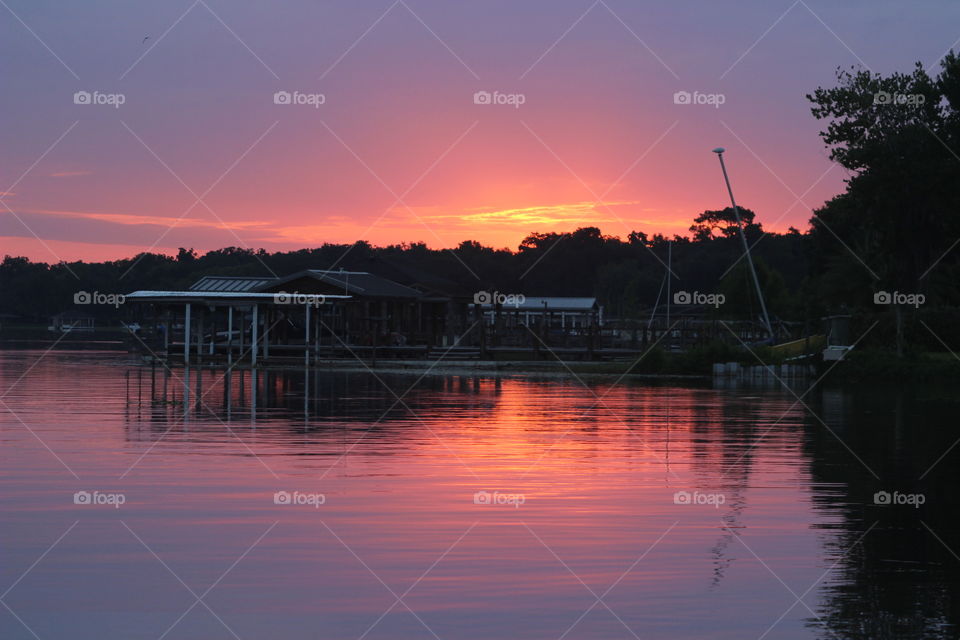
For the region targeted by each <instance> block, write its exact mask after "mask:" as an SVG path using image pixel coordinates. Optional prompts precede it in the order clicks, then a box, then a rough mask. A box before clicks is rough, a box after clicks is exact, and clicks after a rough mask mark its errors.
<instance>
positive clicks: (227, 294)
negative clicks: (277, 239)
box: [125, 291, 350, 304]
mask: <svg viewBox="0 0 960 640" xmlns="http://www.w3.org/2000/svg"><path fill="white" fill-rule="evenodd" d="M279 295H280V294H277V293H255V292H245V291H134V292H133V293H130V294H127V295H126V296H125V298H126V299H127V300H132V301H134V302H216V301H224V302H226V301H231V302H274V301H275V300H276V298H277V297H278V296H279ZM320 297H322V298H324V299H325V300H329V301H334V300H348V299H349V298H350V296H341V295H323V296H320ZM310 299H315V297H314V298H309V297H307V296H305V301H304V304H306V303H307V302H306V301H307V300H310ZM275 303H276V304H294V302H291V301H289V297H288V301H276V302H275ZM296 304H300V303H296Z"/></svg>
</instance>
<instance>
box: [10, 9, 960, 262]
mask: <svg viewBox="0 0 960 640" xmlns="http://www.w3.org/2000/svg"><path fill="white" fill-rule="evenodd" d="M0 15H3V16H4V19H3V20H2V21H0V65H2V70H3V78H4V79H5V89H6V91H5V95H4V100H3V115H4V117H3V119H2V125H0V126H2V136H3V137H2V147H0V148H2V153H3V162H2V163H0V182H2V185H0V191H2V192H3V193H4V194H5V195H3V202H4V203H5V205H6V207H0V254H13V255H27V256H30V257H31V258H34V259H38V260H44V261H57V260H59V259H68V260H69V259H76V258H84V259H103V258H115V257H122V256H129V255H133V254H135V253H137V252H139V251H144V250H148V249H149V250H153V251H163V252H171V251H175V250H176V248H177V247H179V246H190V247H195V248H197V249H198V250H207V249H212V248H217V247H222V246H228V245H237V246H249V247H261V246H262V247H265V248H267V249H271V250H276V249H294V248H300V247H303V246H313V245H317V244H320V243H322V242H324V241H331V242H348V241H352V240H356V239H360V238H364V239H367V240H369V241H371V242H373V243H375V244H385V243H390V242H401V241H425V242H427V243H428V244H430V245H431V246H437V247H440V246H453V245H455V244H457V243H458V242H460V241H461V240H464V239H477V240H480V241H482V242H484V243H487V244H493V245H496V246H509V247H514V248H515V247H516V245H517V244H518V242H519V241H520V239H522V238H523V237H524V236H525V235H527V234H528V233H530V232H533V231H540V232H543V231H552V230H569V229H573V228H576V227H578V226H585V225H595V226H599V227H600V228H601V229H602V230H603V231H604V233H608V234H613V235H620V236H624V235H625V234H626V233H627V232H628V231H630V230H634V229H635V230H644V231H648V232H665V233H670V234H673V233H685V231H686V228H687V227H688V226H689V224H690V220H691V219H692V218H693V217H694V216H696V215H697V214H698V213H699V212H701V211H703V210H704V209H710V208H721V207H723V206H725V205H726V204H727V200H726V194H725V192H724V189H723V183H722V179H721V176H720V173H719V168H718V167H717V163H716V158H715V157H714V156H713V154H711V153H710V152H709V150H710V149H711V148H713V147H715V146H718V145H722V146H725V147H726V148H727V149H728V154H727V161H728V164H729V167H730V170H731V177H732V179H733V181H734V189H735V191H736V193H737V197H738V200H739V201H740V203H741V204H742V205H744V206H747V207H750V208H752V209H754V210H755V211H756V212H757V214H758V216H759V219H760V220H761V221H762V222H763V223H764V225H765V226H767V227H768V228H771V229H775V230H784V229H786V228H787V226H789V225H794V226H797V227H799V228H801V229H804V228H806V225H807V220H808V219H809V217H810V212H811V209H812V208H815V207H817V206H819V205H821V204H822V203H823V201H824V200H825V199H828V198H829V197H831V196H832V195H834V194H836V193H838V192H839V191H840V190H842V188H843V182H842V181H843V178H844V177H845V174H844V171H843V170H842V169H840V168H839V167H836V166H833V165H832V163H830V161H829V160H828V159H827V155H826V152H825V150H824V148H823V145H822V143H821V141H820V139H819V138H818V137H817V131H818V129H819V128H820V126H821V125H820V124H818V123H817V122H816V121H815V120H814V119H813V118H812V116H811V115H810V111H809V105H808V103H807V102H806V100H805V99H804V95H805V94H806V93H808V92H811V91H812V90H813V89H815V88H816V87H817V86H819V85H831V84H833V82H834V72H835V69H836V68H837V67H838V66H843V67H849V66H851V65H863V66H865V67H868V68H870V69H872V70H874V71H877V72H881V73H889V72H892V71H895V70H902V71H908V70H910V69H911V68H912V65H913V63H914V62H915V61H918V60H919V61H922V62H923V63H924V64H926V65H935V64H936V63H937V61H938V60H939V59H940V58H941V57H942V56H943V55H944V54H945V53H946V52H947V51H948V50H949V49H950V48H951V47H952V46H955V44H956V43H957V40H958V39H960V4H957V3H955V2H946V1H942V2H934V1H930V2H923V3H907V2H878V1H872V2H866V1H864V2H844V3H835V2H814V1H811V2H802V1H797V2H790V1H784V2H736V3H734V2H716V1H710V2H707V1H702V2H699V1H691V2H677V3H669V2H660V3H632V2H624V1H623V0H605V1H604V2H595V3H591V2H590V1H589V0H585V1H567V0H550V1H549V2H547V1H537V2H534V1H529V2H520V3H518V2H499V1H496V0H492V1H485V2H470V3H468V2H456V3H454V2H430V1H424V0H406V1H404V2H395V3H394V2H390V1H389V0H388V1H383V2H379V1H377V2H363V3H346V2H339V3H332V2H305V1H288V2H279V3H276V2H274V3H266V2H263V3H254V2H240V1H234V2H226V1H225V0H198V1H197V2H193V1H192V0H183V1H171V2H162V3H147V2H138V3H131V2H119V1H111V2H108V1H97V0H93V1H89V2H83V3H53V2H47V1H44V0H2V1H0ZM145 38H146V40H144V39H145ZM78 91H86V92H89V93H90V94H91V95H92V96H93V98H92V99H93V100H96V99H97V94H95V92H99V94H100V96H99V98H100V99H101V100H105V101H108V102H109V101H111V100H113V98H110V97H105V96H109V95H110V94H120V95H121V96H122V97H121V98H120V99H121V100H123V104H122V105H120V106H119V107H118V108H115V107H114V106H112V105H110V104H75V103H74V94H75V93H76V92H78ZM277 91H286V92H289V93H290V94H293V95H294V96H296V92H299V93H300V94H302V95H301V99H302V100H304V101H306V102H309V101H311V100H314V101H319V100H320V99H319V98H317V99H314V98H311V97H303V96H304V95H305V96H313V95H314V94H322V96H323V98H322V100H323V104H319V105H316V106H314V105H312V104H275V103H274V94H275V92H277ZM478 91H487V92H490V93H491V94H495V92H499V94H501V95H500V99H501V100H503V101H504V102H507V104H475V102H474V94H475V93H476V92H478ZM678 91H687V92H690V93H691V94H693V93H694V92H699V94H708V95H709V94H719V95H720V96H721V97H719V98H711V97H701V99H702V100H705V101H708V102H711V101H712V102H716V101H722V104H721V105H719V106H714V105H713V104H675V102H674V94H675V93H676V92H678ZM514 94H519V96H520V97H518V98H512V97H510V96H512V95H514ZM294 99H296V98H294ZM518 101H519V102H522V104H520V105H514V104H510V103H511V102H518ZM198 198H199V199H200V202H198Z"/></svg>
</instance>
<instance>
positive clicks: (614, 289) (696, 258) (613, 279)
mask: <svg viewBox="0 0 960 640" xmlns="http://www.w3.org/2000/svg"><path fill="white" fill-rule="evenodd" d="M708 214H711V212H706V213H705V214H704V215H703V216H700V218H698V219H702V220H707V219H709V217H710V216H709V215H708ZM745 218H746V216H745ZM749 219H751V220H752V219H753V213H752V212H749ZM748 238H749V239H750V240H751V242H756V243H757V244H756V246H755V248H754V252H755V255H757V256H758V257H759V259H762V260H763V262H764V265H765V269H767V270H768V271H771V272H775V273H776V281H777V282H781V283H783V285H782V286H783V288H784V289H785V290H786V291H789V292H797V291H799V288H800V285H801V282H802V280H803V278H804V276H805V274H806V265H805V260H804V257H803V252H802V245H803V239H804V237H803V236H801V235H800V234H797V233H788V234H775V233H771V234H766V235H764V234H763V232H762V230H761V229H760V226H759V225H755V224H751V225H750V227H749V228H748ZM668 245H669V246H670V247H671V252H672V267H673V272H674V274H675V276H676V277H675V278H674V280H673V282H672V288H673V290H674V291H678V290H681V289H685V290H688V291H700V292H704V293H709V292H716V291H719V290H720V287H721V281H720V277H721V275H723V274H724V273H725V272H727V271H728V270H729V269H731V267H734V265H735V264H736V263H737V259H738V258H739V257H740V256H741V255H742V247H741V245H740V241H739V239H738V238H736V236H735V234H732V233H729V232H728V231H727V232H721V233H720V235H718V236H717V237H713V236H712V235H711V236H710V237H709V238H703V239H699V240H690V239H688V238H683V237H679V236H678V237H674V238H672V239H669V238H665V237H664V236H662V235H660V234H657V235H653V236H648V235H647V234H646V233H643V232H641V231H634V232H631V233H630V234H629V235H628V236H627V238H626V240H621V239H620V238H618V237H614V236H608V235H603V234H602V233H601V231H600V229H598V228H596V227H584V228H581V229H577V230H575V231H573V232H569V233H532V234H530V235H529V236H527V237H526V238H525V239H524V240H523V241H522V242H521V243H520V246H519V247H518V249H517V250H516V251H510V250H507V249H494V248H491V247H485V246H483V245H481V244H480V243H478V242H474V241H464V242H462V243H460V245H459V246H457V247H456V248H453V249H430V248H428V247H427V246H426V245H424V244H421V243H414V244H400V245H390V246H386V247H373V246H371V245H370V244H368V243H366V242H357V243H355V244H353V245H340V244H324V245H322V246H320V247H315V248H309V249H300V250H298V251H289V252H277V253H268V252H266V251H264V250H262V249H259V250H251V249H241V248H237V247H227V248H224V249H217V250H215V251H209V252H207V253H205V254H202V255H201V254H198V253H197V252H196V251H194V250H193V249H187V248H182V249H180V250H179V252H178V253H177V255H176V256H175V257H170V256H165V255H161V254H153V253H143V254H140V255H138V256H135V257H134V258H131V259H127V260H117V261H110V262H102V263H83V262H75V263H70V264H53V265H48V264H45V263H33V262H30V261H29V260H27V259H26V258H18V257H10V256H8V257H6V258H5V259H4V261H3V262H2V263H0V312H2V313H6V314H12V315H15V316H22V317H24V318H29V319H32V320H37V321H41V320H44V321H45V320H46V319H47V318H49V316H51V315H53V314H56V313H58V312H60V311H64V310H67V309H70V308H73V295H74V293H75V292H77V291H81V290H82V291H91V292H92V291H99V292H101V293H124V294H125V293H129V292H131V291H135V290H138V289H153V290H169V289H186V288H188V287H189V286H190V285H191V284H192V283H194V282H196V281H197V280H198V279H200V278H201V277H203V276H205V275H214V274H216V275H232V276H242V275H259V276H263V275H287V274H290V273H295V272H297V271H301V270H303V269H330V268H333V269H338V268H344V269H349V270H358V271H374V272H377V273H380V274H381V275H384V276H385V277H390V273H391V270H393V269H403V270H405V271H406V272H407V273H408V274H409V273H415V274H429V275H430V276H432V277H439V278H442V279H444V280H446V281H449V282H450V283H451V284H452V286H453V287H454V289H455V291H456V292H459V293H461V294H465V295H472V293H473V292H475V291H479V290H488V291H492V290H497V291H500V292H503V293H523V294H524V295H527V296H597V297H598V298H599V300H600V303H601V304H603V305H604V306H605V307H606V309H607V313H608V316H611V315H612V316H619V317H645V315H646V314H648V313H649V311H650V308H651V307H652V306H653V304H654V301H655V300H656V298H657V295H658V292H660V291H661V287H662V286H663V281H664V276H665V274H666V265H667V255H668ZM73 274H76V277H74V275H73ZM724 286H729V285H724ZM662 295H663V297H662V298H661V301H660V303H661V304H664V303H665V302H666V297H665V292H664V293H663V294H662ZM743 295H744V296H749V295H752V294H751V293H750V292H746V293H743ZM754 306H755V301H754ZM787 308H788V307H786V306H784V307H782V309H783V310H784V312H786V311H785V310H786V309H787ZM780 310H781V307H778V312H779V311H780ZM89 311H90V312H92V313H100V314H108V313H110V312H111V311H112V310H111V309H98V308H90V309H89Z"/></svg>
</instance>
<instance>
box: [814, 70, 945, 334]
mask: <svg viewBox="0 0 960 640" xmlns="http://www.w3.org/2000/svg"><path fill="white" fill-rule="evenodd" d="M837 79H838V86H837V87H834V88H830V89H824V88H820V89H817V90H816V91H815V92H814V94H813V95H810V96H807V97H808V99H809V100H810V101H811V102H812V103H813V105H814V106H813V108H812V111H813V115H814V116H815V117H816V118H818V119H825V120H828V121H829V123H828V124H827V127H826V129H825V130H824V131H823V132H822V133H821V136H822V137H823V139H824V141H825V142H826V144H827V147H828V148H829V149H830V154H831V158H832V159H833V160H834V161H836V162H837V163H838V164H840V165H841V166H842V167H844V168H845V169H847V170H848V171H849V172H850V177H849V178H848V179H847V190H846V192H845V193H843V194H841V195H839V196H837V197H836V198H834V199H833V200H831V201H830V202H828V203H827V204H826V205H825V206H824V207H823V208H821V209H819V210H818V211H816V212H815V215H814V217H813V218H812V220H811V226H812V228H811V232H810V255H811V260H812V264H811V266H812V275H811V280H812V282H811V287H810V290H811V292H815V293H816V294H817V296H818V297H817V298H816V299H815V300H814V301H813V302H814V303H815V304H817V305H819V306H820V308H821V309H827V308H831V309H836V308H839V307H841V306H843V307H847V308H857V307H860V308H866V307H872V306H873V296H874V293H875V292H878V291H885V292H891V293H892V292H900V293H907V294H914V293H922V294H923V295H925V296H926V297H927V301H928V302H929V303H936V302H939V303H949V304H956V303H957V302H958V301H960V300H958V297H957V296H958V289H957V287H956V285H955V283H956V281H957V276H958V275H960V270H958V260H957V251H956V250H955V249H956V247H955V244H956V242H957V240H958V238H960V215H958V212H960V190H958V188H957V187H958V185H960V156H958V155H957V152H956V150H958V149H960V60H958V58H957V57H956V56H955V55H954V54H953V53H952V52H951V53H950V54H949V55H947V56H946V57H945V58H944V60H943V61H942V63H941V72H940V74H939V75H938V76H936V77H931V76H930V75H929V74H928V73H927V72H926V70H925V69H924V68H923V65H921V64H920V63H917V65H916V68H915V69H914V71H913V73H911V74H902V73H894V74H892V75H890V76H881V75H879V74H874V73H870V72H868V71H863V70H859V71H840V70H838V73H837ZM889 308H890V310H891V313H893V314H894V316H895V319H896V326H897V341H896V342H897V347H898V351H900V352H902V350H903V346H904V338H903V333H904V332H903V324H904V315H905V314H907V313H911V314H912V313H915V310H912V307H906V306H904V305H897V304H893V305H890V307H889Z"/></svg>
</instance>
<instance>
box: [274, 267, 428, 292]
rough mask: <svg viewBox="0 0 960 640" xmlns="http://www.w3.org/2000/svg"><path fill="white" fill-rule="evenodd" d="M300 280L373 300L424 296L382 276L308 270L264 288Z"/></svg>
mask: <svg viewBox="0 0 960 640" xmlns="http://www.w3.org/2000/svg"><path fill="white" fill-rule="evenodd" d="M300 278H316V279H317V280H320V281H321V282H325V283H326V284H329V285H331V286H334V287H337V288H339V289H342V290H343V291H344V292H345V293H347V294H350V295H353V296H363V297H373V298H419V297H421V296H422V295H423V294H422V293H420V292H419V291H417V290H416V289H413V288H411V287H408V286H406V285H402V284H400V283H399V282H394V281H393V280H388V279H386V278H383V277H381V276H378V275H376V274H373V273H368V272H366V271H339V270H337V271H332V270H323V269H307V270H306V271H301V272H299V273H294V274H292V275H289V276H287V277H285V278H280V279H278V280H275V281H273V282H270V283H268V284H266V285H263V287H262V288H267V287H269V288H272V289H275V290H280V289H282V285H285V284H287V283H289V282H292V281H294V280H299V279H300Z"/></svg>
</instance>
